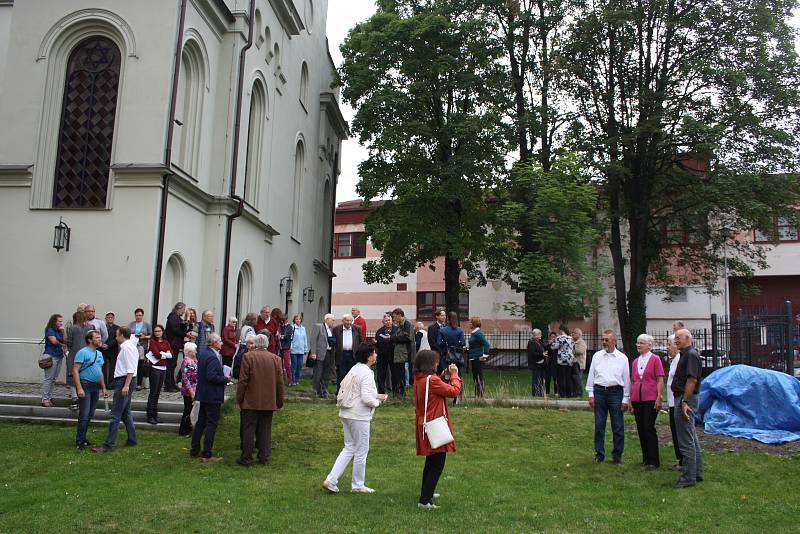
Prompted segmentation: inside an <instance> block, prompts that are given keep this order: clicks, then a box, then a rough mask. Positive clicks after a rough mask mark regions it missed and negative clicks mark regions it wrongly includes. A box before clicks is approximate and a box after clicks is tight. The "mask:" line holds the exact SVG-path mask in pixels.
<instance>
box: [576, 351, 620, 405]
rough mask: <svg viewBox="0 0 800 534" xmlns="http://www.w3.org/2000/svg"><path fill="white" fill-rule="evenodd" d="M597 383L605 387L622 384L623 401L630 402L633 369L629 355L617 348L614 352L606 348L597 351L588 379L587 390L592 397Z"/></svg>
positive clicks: (593, 357)
mask: <svg viewBox="0 0 800 534" xmlns="http://www.w3.org/2000/svg"><path fill="white" fill-rule="evenodd" d="M595 384H597V385H598V386H603V387H612V386H622V403H623V404H628V402H629V401H630V398H631V370H630V367H629V364H628V357H627V356H625V355H624V354H622V353H621V352H620V351H619V349H616V348H615V349H614V352H606V351H605V350H598V351H597V352H595V353H594V356H592V365H590V366H589V377H588V379H587V380H586V392H587V393H588V394H589V398H590V399H591V398H594V386H595Z"/></svg>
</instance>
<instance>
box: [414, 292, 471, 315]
mask: <svg viewBox="0 0 800 534" xmlns="http://www.w3.org/2000/svg"><path fill="white" fill-rule="evenodd" d="M445 307H446V306H445V297H444V291H419V292H417V319H419V320H421V321H434V320H435V317H434V315H435V313H436V310H437V309H439V308H445ZM467 317H469V292H467V291H462V292H461V293H459V294H458V319H459V320H460V321H463V320H465V319H467Z"/></svg>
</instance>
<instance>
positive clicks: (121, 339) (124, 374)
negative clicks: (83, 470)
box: [92, 326, 139, 452]
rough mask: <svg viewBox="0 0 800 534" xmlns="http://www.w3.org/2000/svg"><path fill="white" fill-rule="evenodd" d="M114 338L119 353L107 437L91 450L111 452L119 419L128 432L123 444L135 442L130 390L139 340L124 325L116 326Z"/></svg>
mask: <svg viewBox="0 0 800 534" xmlns="http://www.w3.org/2000/svg"><path fill="white" fill-rule="evenodd" d="M116 340H117V343H118V344H119V354H118V355H117V364H116V366H115V367H114V405H113V406H112V408H111V419H110V420H109V423H108V437H106V441H105V442H104V443H103V446H102V447H95V448H93V449H92V452H111V450H112V449H113V448H114V445H115V444H116V443H117V432H119V423H120V421H122V422H123V423H124V424H125V431H126V432H127V433H128V440H127V441H126V442H125V445H126V446H128V447H133V446H135V445H136V444H137V441H136V427H135V426H134V424H133V414H132V413H131V400H132V399H133V395H131V392H132V391H134V390H135V389H136V367H137V365H138V364H139V350H138V349H137V348H136V346H137V345H138V344H139V341H138V340H137V339H136V338H135V337H134V338H131V329H130V328H128V327H125V326H120V327H119V328H117V335H116Z"/></svg>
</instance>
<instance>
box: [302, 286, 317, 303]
mask: <svg viewBox="0 0 800 534" xmlns="http://www.w3.org/2000/svg"><path fill="white" fill-rule="evenodd" d="M303 298H304V299H306V300H307V301H308V302H314V288H313V287H312V286H308V287H307V288H305V289H303Z"/></svg>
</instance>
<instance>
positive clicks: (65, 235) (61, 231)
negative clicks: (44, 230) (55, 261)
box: [53, 217, 71, 252]
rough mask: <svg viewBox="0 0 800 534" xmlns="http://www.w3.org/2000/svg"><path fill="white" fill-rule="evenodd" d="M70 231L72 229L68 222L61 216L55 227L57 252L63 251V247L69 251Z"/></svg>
mask: <svg viewBox="0 0 800 534" xmlns="http://www.w3.org/2000/svg"><path fill="white" fill-rule="evenodd" d="M70 231H71V229H70V227H69V226H67V223H65V222H64V221H63V220H61V217H59V218H58V224H57V225H56V227H55V228H54V229H53V248H54V249H56V252H61V249H62V248H63V249H66V251H67V252H69V234H70Z"/></svg>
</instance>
